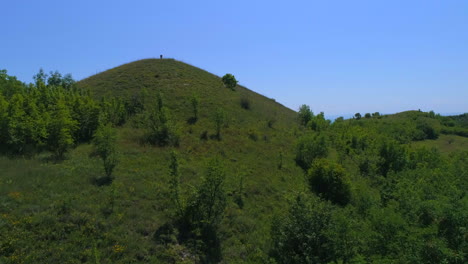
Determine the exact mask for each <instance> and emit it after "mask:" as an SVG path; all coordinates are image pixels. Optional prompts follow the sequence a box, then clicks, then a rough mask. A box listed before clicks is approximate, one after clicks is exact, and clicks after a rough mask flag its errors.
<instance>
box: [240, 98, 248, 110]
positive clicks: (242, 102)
mask: <svg viewBox="0 0 468 264" xmlns="http://www.w3.org/2000/svg"><path fill="white" fill-rule="evenodd" d="M240 105H241V107H242V108H244V109H245V110H250V100H249V98H247V97H242V98H241V99H240Z"/></svg>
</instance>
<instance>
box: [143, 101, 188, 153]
mask: <svg viewBox="0 0 468 264" xmlns="http://www.w3.org/2000/svg"><path fill="white" fill-rule="evenodd" d="M145 124H146V128H147V132H146V135H145V139H146V141H147V142H148V143H150V144H152V145H158V146H179V140H180V134H179V130H178V129H177V127H176V126H175V124H174V123H173V121H172V119H171V117H170V114H169V109H168V108H166V107H164V106H162V99H160V97H158V103H157V105H156V106H154V107H153V108H152V109H150V110H149V111H148V112H147V115H146V122H145Z"/></svg>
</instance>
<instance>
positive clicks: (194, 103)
mask: <svg viewBox="0 0 468 264" xmlns="http://www.w3.org/2000/svg"><path fill="white" fill-rule="evenodd" d="M190 103H191V104H192V111H193V117H192V119H193V121H194V123H195V122H196V121H197V120H198V105H199V104H200V99H199V98H198V96H196V95H193V96H192V98H191V99H190Z"/></svg>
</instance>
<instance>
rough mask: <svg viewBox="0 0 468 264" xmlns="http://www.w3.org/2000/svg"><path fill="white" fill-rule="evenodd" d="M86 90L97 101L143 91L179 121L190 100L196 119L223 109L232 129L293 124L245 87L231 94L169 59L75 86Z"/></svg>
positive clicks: (289, 115) (289, 114) (290, 114)
mask: <svg viewBox="0 0 468 264" xmlns="http://www.w3.org/2000/svg"><path fill="white" fill-rule="evenodd" d="M77 85H78V86H79V87H81V88H85V89H90V90H91V92H92V94H93V95H95V96H96V97H97V98H101V97H109V96H118V97H123V98H127V99H131V98H132V97H133V96H135V95H140V94H141V93H142V92H143V90H146V92H147V93H146V95H147V96H148V97H149V98H148V101H151V100H153V99H154V98H155V96H156V93H157V92H160V93H161V94H162V95H163V98H164V100H165V104H166V105H167V106H168V107H169V108H170V109H174V110H175V111H173V114H174V115H175V117H176V118H177V119H178V120H179V121H185V120H187V119H188V118H190V116H191V105H190V98H191V97H192V96H194V95H195V96H197V97H199V98H200V100H201V102H200V104H201V106H200V117H201V118H200V119H202V120H204V119H206V118H211V115H212V113H213V112H214V111H215V110H216V109H217V108H220V107H221V108H223V109H224V110H225V111H226V112H227V113H228V114H229V117H230V119H231V121H232V122H233V124H235V125H236V126H237V125H239V126H244V125H249V124H251V123H259V122H260V123H264V122H267V121H268V120H269V119H272V118H274V119H276V121H277V124H278V125H279V126H280V127H288V126H291V124H292V123H293V122H294V119H295V112H294V111H292V110H290V109H288V108H286V107H284V106H282V105H281V104H279V103H277V102H275V101H274V100H273V99H269V98H267V97H265V96H262V95H260V94H258V93H255V92H254V91H251V90H249V89H247V88H245V87H242V86H237V88H236V90H235V91H232V90H230V89H226V88H224V87H223V83H222V82H221V78H219V77H218V76H215V75H213V74H211V73H208V72H206V71H204V70H202V69H199V68H196V67H194V66H191V65H188V64H185V63H183V62H180V61H176V60H173V59H162V60H161V59H146V60H140V61H136V62H131V63H128V64H124V65H121V66H119V67H116V68H113V69H110V70H107V71H105V72H102V73H100V74H97V75H94V76H91V77H89V78H86V79H84V80H82V81H80V82H78V83H77ZM241 99H242V100H245V101H247V102H249V103H250V107H251V108H252V109H251V111H246V110H245V109H243V108H242V107H240V103H241Z"/></svg>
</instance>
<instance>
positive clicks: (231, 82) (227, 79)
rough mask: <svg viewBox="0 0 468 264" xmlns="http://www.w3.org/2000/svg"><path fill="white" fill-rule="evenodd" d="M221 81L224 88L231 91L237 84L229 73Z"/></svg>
mask: <svg viewBox="0 0 468 264" xmlns="http://www.w3.org/2000/svg"><path fill="white" fill-rule="evenodd" d="M221 80H222V81H223V84H224V86H225V87H227V88H229V89H231V90H234V88H235V87H236V86H237V83H238V81H237V80H236V77H234V75H232V74H230V73H226V74H225V75H224V76H223V78H222V79H221Z"/></svg>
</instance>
